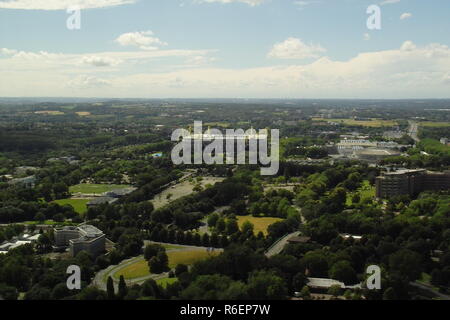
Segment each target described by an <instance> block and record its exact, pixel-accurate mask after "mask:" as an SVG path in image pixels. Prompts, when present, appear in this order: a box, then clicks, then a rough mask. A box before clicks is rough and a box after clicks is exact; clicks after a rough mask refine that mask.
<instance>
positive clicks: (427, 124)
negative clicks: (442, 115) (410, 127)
mask: <svg viewBox="0 0 450 320" xmlns="http://www.w3.org/2000/svg"><path fill="white" fill-rule="evenodd" d="M419 126H421V127H432V128H443V127H450V122H428V121H422V122H419Z"/></svg>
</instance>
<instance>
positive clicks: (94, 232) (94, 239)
mask: <svg viewBox="0 0 450 320" xmlns="http://www.w3.org/2000/svg"><path fill="white" fill-rule="evenodd" d="M54 231H55V232H54V234H55V246H56V247H57V248H66V247H69V251H70V254H71V255H72V256H73V257H75V256H76V255H77V254H78V253H79V252H80V251H86V252H88V253H89V254H91V255H92V256H93V257H96V256H98V255H99V254H101V253H102V252H103V251H105V243H106V237H105V234H104V233H103V232H102V231H101V230H99V229H97V228H96V227H94V226H92V225H88V224H83V225H79V226H77V227H63V228H56V229H55V230H54Z"/></svg>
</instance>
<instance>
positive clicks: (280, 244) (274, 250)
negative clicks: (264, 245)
mask: <svg viewBox="0 0 450 320" xmlns="http://www.w3.org/2000/svg"><path fill="white" fill-rule="evenodd" d="M298 235H300V231H296V232H293V233H290V234H288V235H285V236H284V237H282V238H280V239H278V240H277V241H276V242H275V243H274V244H273V245H272V246H271V247H270V248H269V249H268V250H267V251H266V257H268V258H269V257H272V256H274V255H276V254H279V253H280V252H281V251H282V250H283V248H284V246H285V245H286V244H287V241H288V240H289V239H290V238H292V237H297V236H298Z"/></svg>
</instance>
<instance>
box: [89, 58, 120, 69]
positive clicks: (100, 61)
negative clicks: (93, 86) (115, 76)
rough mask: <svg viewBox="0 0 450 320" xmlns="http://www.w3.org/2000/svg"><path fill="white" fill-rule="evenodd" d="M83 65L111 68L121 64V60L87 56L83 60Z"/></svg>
mask: <svg viewBox="0 0 450 320" xmlns="http://www.w3.org/2000/svg"><path fill="white" fill-rule="evenodd" d="M82 63H85V64H90V65H93V66H95V67H110V66H115V65H117V64H119V63H120V61H119V60H116V59H112V58H108V57H101V56H85V57H83V59H82Z"/></svg>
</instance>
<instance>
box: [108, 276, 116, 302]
mask: <svg viewBox="0 0 450 320" xmlns="http://www.w3.org/2000/svg"><path fill="white" fill-rule="evenodd" d="M106 292H107V294H108V300H114V299H115V297H116V293H115V289H114V281H113V279H112V278H111V277H108V280H107V282H106Z"/></svg>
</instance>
